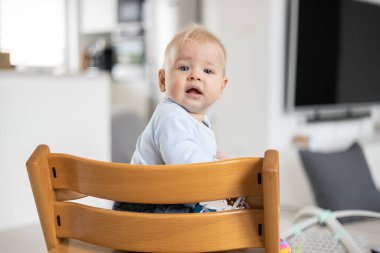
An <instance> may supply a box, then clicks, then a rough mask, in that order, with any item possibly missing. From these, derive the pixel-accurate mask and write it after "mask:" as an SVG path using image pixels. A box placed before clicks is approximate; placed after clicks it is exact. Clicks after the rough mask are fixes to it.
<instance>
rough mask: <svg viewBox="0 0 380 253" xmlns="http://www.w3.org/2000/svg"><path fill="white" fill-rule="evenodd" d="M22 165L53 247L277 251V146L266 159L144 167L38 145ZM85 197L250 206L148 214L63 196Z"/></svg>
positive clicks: (56, 252) (57, 250)
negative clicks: (237, 200)
mask: <svg viewBox="0 0 380 253" xmlns="http://www.w3.org/2000/svg"><path fill="white" fill-rule="evenodd" d="M27 168H28V173H29V178H30V182H31V186H32V189H33V194H34V197H35V202H36V205H37V209H38V213H39V216H40V221H41V225H42V228H43V232H44V237H45V241H46V245H47V248H48V250H49V252H51V253H52V252H53V253H62V252H79V253H81V252H82V253H85V252H117V251H114V249H118V250H129V251H143V252H214V251H224V250H233V251H231V252H239V251H237V250H238V249H243V248H251V249H252V248H256V247H257V248H265V250H266V252H271V253H272V252H279V227H278V223H279V194H278V153H277V151H274V150H269V151H267V152H266V153H265V156H264V158H237V159H230V160H223V161H219V162H212V163H199V164H187V165H185V164H183V165H154V166H147V165H130V164H118V163H109V162H101V161H94V160H89V159H84V158H80V157H75V156H71V155H67V154H55V153H50V152H49V148H48V147H47V146H45V145H42V146H39V147H38V148H37V149H36V151H35V152H34V153H33V154H32V156H31V157H30V159H29V160H28V162H27ZM84 195H89V196H94V197H99V198H105V199H110V200H118V201H129V202H137V203H157V204H159V203H165V204H171V203H193V202H201V201H207V200H216V199H225V198H231V197H238V196H247V199H248V202H249V203H250V205H251V207H252V208H251V209H245V210H233V211H223V212H213V213H198V214H148V213H134V212H122V211H115V210H106V209H101V208H95V207H90V206H86V205H83V204H77V203H71V202H67V201H63V200H70V199H76V198H80V197H83V196H84ZM81 241H82V242H81ZM243 252H251V250H243Z"/></svg>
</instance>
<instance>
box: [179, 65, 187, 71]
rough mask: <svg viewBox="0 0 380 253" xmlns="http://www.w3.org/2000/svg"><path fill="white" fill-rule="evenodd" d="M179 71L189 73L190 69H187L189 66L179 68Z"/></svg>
mask: <svg viewBox="0 0 380 253" xmlns="http://www.w3.org/2000/svg"><path fill="white" fill-rule="evenodd" d="M179 70H181V71H187V70H189V67H187V66H181V67H179Z"/></svg>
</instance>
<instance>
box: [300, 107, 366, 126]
mask: <svg viewBox="0 0 380 253" xmlns="http://www.w3.org/2000/svg"><path fill="white" fill-rule="evenodd" d="M370 116H371V112H370V111H369V110H367V111H360V112H355V111H353V110H351V109H347V110H345V111H341V112H334V113H332V112H321V111H319V110H316V111H315V112H314V113H313V114H312V115H309V116H308V117H307V122H308V123H319V122H328V121H342V120H355V119H362V118H367V117H370Z"/></svg>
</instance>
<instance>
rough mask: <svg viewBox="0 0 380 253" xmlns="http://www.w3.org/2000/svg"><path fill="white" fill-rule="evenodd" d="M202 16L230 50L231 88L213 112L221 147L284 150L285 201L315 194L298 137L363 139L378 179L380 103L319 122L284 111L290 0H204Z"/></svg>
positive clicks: (308, 200)
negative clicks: (366, 111) (364, 112)
mask: <svg viewBox="0 0 380 253" xmlns="http://www.w3.org/2000/svg"><path fill="white" fill-rule="evenodd" d="M203 20H204V22H205V24H206V25H207V26H208V27H209V28H210V29H211V30H212V31H213V32H214V33H216V35H217V36H218V37H220V39H221V40H222V42H224V44H225V46H226V49H227V64H228V65H227V75H228V79H229V87H228V88H227V90H226V92H225V94H224V96H223V97H222V98H221V100H220V101H219V102H218V103H217V105H216V106H215V107H214V108H213V111H212V119H213V122H214V128H215V130H216V133H217V138H218V141H219V147H220V148H221V149H222V150H223V151H225V152H227V153H228V154H229V155H230V156H232V157H235V156H256V155H258V156H262V155H263V152H264V150H265V149H268V148H274V149H277V150H279V151H280V195H281V203H282V204H284V205H288V206H302V205H308V204H313V203H314V200H313V197H312V193H311V189H310V186H309V184H308V181H307V178H306V175H305V173H304V171H303V169H302V165H301V163H300V160H299V157H298V155H297V152H296V148H295V147H294V146H293V144H292V140H293V137H294V136H295V135H299V134H301V135H306V136H308V137H309V139H310V143H311V148H313V149H315V150H317V149H318V150H332V149H339V148H344V147H347V145H349V144H351V142H353V141H354V140H360V141H362V143H363V144H365V145H366V147H365V152H366V154H368V155H371V157H367V158H368V160H369V163H370V166H371V168H372V174H373V177H374V179H375V182H377V185H378V186H380V182H379V181H380V162H379V161H378V159H377V156H376V155H374V154H375V152H380V142H379V141H377V142H373V141H372V140H373V138H374V136H375V135H379V133H377V134H376V133H375V131H374V125H375V123H376V122H380V117H379V111H380V108H379V107H377V108H376V107H374V108H372V115H373V116H372V117H371V118H366V119H362V120H356V121H344V122H330V123H320V124H307V123H306V122H305V116H304V115H297V114H294V113H286V112H285V111H284V106H283V105H284V87H285V85H284V80H285V78H284V73H285V72H284V71H285V70H284V67H285V64H284V63H285V58H284V57H285V35H286V30H285V29H286V26H285V24H286V1H283V0H269V1H268V0H255V1H251V0H236V1H229V0H205V1H203ZM368 140H370V141H369V142H368Z"/></svg>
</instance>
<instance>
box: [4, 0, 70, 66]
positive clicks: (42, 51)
mask: <svg viewBox="0 0 380 253" xmlns="http://www.w3.org/2000/svg"><path fill="white" fill-rule="evenodd" d="M65 44H66V42H65V4H64V0H33V1H30V0H0V50H1V51H3V52H8V53H10V60H11V64H12V65H16V66H20V67H63V66H64V61H65V57H64V55H65Z"/></svg>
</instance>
